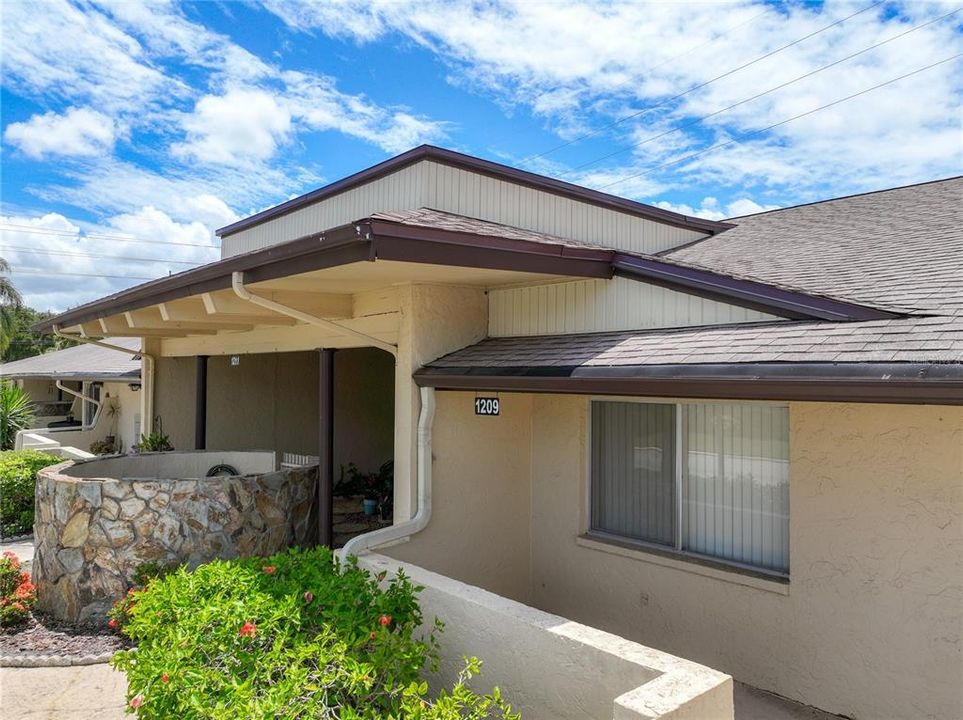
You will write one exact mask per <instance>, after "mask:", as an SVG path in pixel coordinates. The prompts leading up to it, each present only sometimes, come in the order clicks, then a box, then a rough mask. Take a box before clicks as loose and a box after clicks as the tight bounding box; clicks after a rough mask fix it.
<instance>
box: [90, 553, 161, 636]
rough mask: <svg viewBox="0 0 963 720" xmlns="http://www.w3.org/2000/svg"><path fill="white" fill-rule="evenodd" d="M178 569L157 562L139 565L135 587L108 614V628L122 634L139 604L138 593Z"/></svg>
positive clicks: (135, 577) (135, 570)
mask: <svg viewBox="0 0 963 720" xmlns="http://www.w3.org/2000/svg"><path fill="white" fill-rule="evenodd" d="M177 568H178V565H163V564H161V563H156V562H146V563H142V564H140V565H138V566H137V567H136V568H135V569H134V586H133V587H132V588H130V590H128V591H127V594H126V595H124V597H122V598H121V599H120V600H118V601H117V602H115V603H114V604H113V606H112V607H111V608H110V612H108V613H107V617H108V618H109V619H108V621H107V627H109V628H110V629H111V630H116V631H117V632H122V631H123V629H124V626H125V625H127V623H128V622H129V621H130V611H131V610H132V609H133V607H134V605H136V604H137V593H138V591H140V590H143V589H144V588H146V587H147V585H148V583H150V581H151V580H153V579H155V578H162V577H164V576H166V575H169V574H171V573H172V572H174V571H175V570H176V569H177Z"/></svg>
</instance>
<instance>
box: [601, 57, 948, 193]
mask: <svg viewBox="0 0 963 720" xmlns="http://www.w3.org/2000/svg"><path fill="white" fill-rule="evenodd" d="M960 57H963V53H957V54H956V55H951V56H950V57H948V58H944V59H943V60H939V61H938V62H935V63H932V64H930V65H926V66H924V67H921V68H918V69H916V70H913V71H912V72H908V73H906V74H905V75H900V76H899V77H895V78H893V79H892V80H887V81H886V82H882V83H880V84H879V85H873V86H872V87H868V88H866V89H865V90H860V91H859V92H857V93H853V94H852V95H847V96H846V97H843V98H840V99H839V100H834V101H833V102H831V103H826V104H825V105H820V106H819V107H816V108H813V109H812V110H807V111H806V112H804V113H799V114H798V115H793V116H792V117H791V118H786V119H785V120H780V121H779V122H777V123H773V124H772V125H767V126H766V127H764V128H760V129H758V130H753V131H752V132H748V133H746V134H744V135H742V137H738V138H734V139H732V140H726V141H725V142H720V143H716V144H715V145H710V146H709V147H707V148H703V149H702V150H699V151H697V152H694V153H690V154H689V155H686V156H684V157H681V158H678V159H676V160H670V161H668V162H664V163H662V164H661V165H656V166H655V167H651V168H649V169H648V170H644V171H643V172H639V173H635V174H633V175H626V176H625V177H622V178H619V179H618V180H615V181H613V182H610V183H608V184H606V185H601V186H599V187H598V188H596V189H597V190H604V189H606V188H610V187H612V186H613V185H618V184H620V183H623V182H625V181H626V180H634V179H635V178H637V177H642V176H644V175H650V174H652V173H653V172H655V171H656V170H661V169H662V168H664V167H669V166H670V165H677V164H679V163H681V162H685V161H686V160H691V159H692V158H694V157H698V156H700V155H705V154H706V153H707V152H710V151H712V150H715V149H717V148H721V147H725V146H726V145H732V144H734V143H739V142H742V141H743V140H746V139H747V138H750V137H753V136H754V135H759V134H760V133H764V132H766V131H768V130H772V129H773V128H777V127H779V126H780V125H785V124H786V123H790V122H792V121H793V120H799V119H800V118H804V117H806V116H808V115H812V114H813V113H817V112H819V111H820V110H825V109H827V108H831V107H833V106H834V105H839V104H840V103H844V102H846V101H847V100H852V99H853V98H857V97H859V96H860V95H865V94H866V93H869V92H872V91H873V90H879V89H880V88H881V87H885V86H886V85H892V84H893V83H895V82H899V81H900V80H905V79H906V78H908V77H911V76H913V75H918V74H919V73H921V72H925V71H927V70H932V69H933V68H935V67H937V66H938V65H944V64H946V63H948V62H951V61H953V60H956V59H957V58H960Z"/></svg>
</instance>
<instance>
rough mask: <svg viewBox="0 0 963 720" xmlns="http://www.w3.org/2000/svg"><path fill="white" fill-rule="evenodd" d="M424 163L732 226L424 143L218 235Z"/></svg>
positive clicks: (648, 213) (661, 215) (689, 223)
mask: <svg viewBox="0 0 963 720" xmlns="http://www.w3.org/2000/svg"><path fill="white" fill-rule="evenodd" d="M421 160H432V161H434V162H437V163H441V164H443V165H450V166H452V167H457V168H461V169H464V170H469V171H471V172H475V173H479V174H481V175H486V176H488V177H494V178H497V179H500V180H507V181H508V182H513V183H516V184H518V185H524V186H525V187H530V188H534V189H536V190H543V191H545V192H549V193H553V194H555V195H560V196H562V197H567V198H570V199H572V200H579V201H581V202H585V203H589V204H591V205H596V206H599V207H605V208H609V209H611V210H617V211H619V212H624V213H628V214H630V215H636V216H639V217H644V218H648V219H650V220H656V221H658V222H662V223H666V224H668V225H673V226H675V227H682V228H689V229H691V230H695V231H698V232H705V233H710V234H714V233H717V232H721V231H722V230H725V229H727V228H730V227H732V225H731V224H727V223H721V222H716V221H713V220H705V219H703V218H697V217H691V216H689V215H682V214H680V213H674V212H671V211H669V210H663V209H662V208H658V207H654V206H652V205H646V204H644V203H640V202H635V201H634V200H627V199H625V198H621V197H618V196H617V195H609V194H608V193H603V192H599V191H598V190H589V189H588V188H584V187H581V186H579V185H573V184H572V183H567V182H563V181H562V180H556V179H555V178H550V177H546V176H544V175H537V174H535V173H531V172H528V171H526V170H519V169H518V168H513V167H509V166H508V165H502V164H500V163H495V162H491V161H490V160H482V159H481V158H476V157H472V156H471V155H465V154H463V153H458V152H454V151H453V150H445V149H444V148H439V147H435V146H433V145H421V146H419V147H416V148H414V149H412V150H409V151H408V152H405V153H402V154H401V155H396V156H395V157H393V158H389V159H388V160H385V161H384V162H381V163H378V164H377V165H373V166H372V167H369V168H367V169H365V170H362V171H361V172H357V173H355V174H354V175H349V176H348V177H346V178H343V179H341V180H338V181H337V182H333V183H331V184H330V185H326V186H324V187H323V188H319V189H317V190H313V191H311V192H309V193H306V194H305V195H301V196H300V197H296V198H294V199H293V200H288V201H287V202H284V203H281V204H280V205H276V206H275V207H272V208H268V209H267V210H263V211H261V212H259V213H256V214H254V215H251V216H250V217H246V218H244V219H243V220H238V221H237V222H235V223H232V224H230V225H227V226H225V227H222V228H220V229H219V230H218V231H217V234H218V235H219V236H220V237H222V238H223V237H227V236H229V235H233V234H234V233H238V232H241V231H242V230H247V229H248V228H252V227H255V226H256V225H260V224H261V223H265V222H267V221H268V220H273V219H274V218H278V217H281V216H282V215H287V214H288V213H292V212H294V211H295V210H300V209H301V208H303V207H305V206H307V205H311V204H312V203H316V202H319V201H321V200H326V199H327V198H331V197H335V196H336V195H340V194H341V193H343V192H346V191H348V190H351V189H352V188H356V187H358V186H360V185H364V184H365V183H369V182H371V181H373V180H377V179H378V178H381V177H384V176H385V175H390V174H391V173H393V172H396V171H398V170H401V169H402V168H405V167H408V166H409V165H413V164H414V163H416V162H419V161H421Z"/></svg>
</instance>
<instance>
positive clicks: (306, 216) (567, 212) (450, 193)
mask: <svg viewBox="0 0 963 720" xmlns="http://www.w3.org/2000/svg"><path fill="white" fill-rule="evenodd" d="M419 207H430V208H434V209H436V210H444V211H446V212H452V213H457V214H459V215H468V216H470V217H475V218H480V219H482V220H489V221H492V222H499V223H505V224H506V225H514V226H516V227H521V228H525V229H527V230H535V231H538V232H544V233H550V234H552V235H558V236H560V237H564V238H568V239H572V240H579V241H582V242H591V243H597V244H599V245H604V246H606V247H615V248H619V249H622V250H628V251H631V252H644V253H654V252H659V251H661V250H666V249H668V248H671V247H676V246H678V245H682V244H685V243H688V242H692V241H693V240H697V239H698V238H700V237H704V235H705V234H704V233H700V232H697V231H694V230H689V229H685V228H679V227H674V226H672V225H666V224H665V223H661V222H657V221H655V220H648V219H646V218H641V217H638V216H635V215H630V214H628V213H623V212H618V211H615V210H610V209H606V208H602V207H598V206H596V205H591V204H589V203H585V202H581V201H578V200H572V199H569V198H565V197H560V196H558V195H555V194H553V193H549V192H545V191H543V190H535V189H532V188H528V187H524V186H522V185H518V184H516V183H513V182H509V181H507V180H499V179H497V178H493V177H489V176H487V175H480V174H478V173H475V172H471V171H469V170H462V169H459V168H455V167H451V166H450V165H443V164H441V163H436V162H433V161H430V160H423V161H421V162H418V163H415V164H414V165H409V166H408V167H406V168H403V169H401V170H398V171H396V172H394V173H391V174H390V175H386V176H384V177H382V178H378V179H377V180H372V181H371V182H369V183H366V184H365V185H362V186H359V187H356V188H353V189H351V190H348V191H346V192H343V193H341V194H340V195H336V196H334V197H332V198H328V199H326V200H321V201H319V202H316V203H314V204H312V205H309V206H307V207H303V208H301V209H299V210H295V211H294V212H291V213H288V214H287V215H283V216H281V217H279V218H276V219H274V220H270V221H267V222H265V223H262V224H261V225H257V226H255V227H252V228H250V229H248V230H242V231H241V232H238V233H234V234H233V235H229V236H228V237H225V238H224V239H223V242H222V245H223V249H222V251H221V255H222V257H230V256H232V255H237V254H239V253H242V252H247V251H249V250H256V249H258V248H262V247H267V246H269V245H274V244H277V243H279V242H284V241H286V240H293V239H294V238H297V237H301V236H303V235H307V234H309V233H312V232H319V231H321V230H327V229H329V228H333V227H337V226H339V225H344V224H346V223H349V222H353V221H354V220H360V219H361V218H364V217H367V216H368V215H371V214H372V213H375V212H380V211H391V210H408V209H415V208H419Z"/></svg>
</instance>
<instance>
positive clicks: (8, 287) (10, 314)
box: [0, 258, 23, 352]
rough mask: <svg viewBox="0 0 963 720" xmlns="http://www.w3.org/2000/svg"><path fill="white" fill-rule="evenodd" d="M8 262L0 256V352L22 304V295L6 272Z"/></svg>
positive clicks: (8, 342)
mask: <svg viewBox="0 0 963 720" xmlns="http://www.w3.org/2000/svg"><path fill="white" fill-rule="evenodd" d="M9 272H10V263H8V262H7V261H6V260H4V259H3V258H0V352H4V351H5V350H6V349H7V346H8V345H9V344H10V340H11V338H12V337H13V332H14V325H15V320H16V315H15V310H17V309H18V308H20V307H21V306H22V305H23V297H22V296H21V295H20V291H19V290H17V288H16V286H15V285H14V284H13V280H11V279H10V277H9V276H8V275H7V274H6V273H9Z"/></svg>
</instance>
